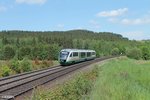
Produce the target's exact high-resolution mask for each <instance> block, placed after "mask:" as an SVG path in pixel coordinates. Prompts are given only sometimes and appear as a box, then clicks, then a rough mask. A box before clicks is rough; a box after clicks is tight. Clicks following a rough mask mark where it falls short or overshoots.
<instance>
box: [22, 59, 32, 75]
mask: <svg viewBox="0 0 150 100" xmlns="http://www.w3.org/2000/svg"><path fill="white" fill-rule="evenodd" d="M20 66H21V70H22V72H28V71H31V70H32V64H31V62H30V61H29V60H28V58H24V59H23V60H22V61H21V62H20Z"/></svg>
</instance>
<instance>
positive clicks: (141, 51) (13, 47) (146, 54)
mask: <svg viewBox="0 0 150 100" xmlns="http://www.w3.org/2000/svg"><path fill="white" fill-rule="evenodd" d="M63 48H75V49H93V50H95V51H96V55H97V57H102V56H110V55H127V56H128V57H130V58H134V59H144V60H149V59H150V41H149V40H141V41H136V40H129V39H128V38H126V37H123V36H121V35H120V34H116V33H113V32H93V31H89V30H69V31H18V30H16V31H1V32H0V60H1V61H12V63H11V64H8V65H7V66H12V65H13V64H14V65H13V67H14V66H17V64H18V62H19V63H20V62H27V60H32V61H33V60H40V61H45V60H57V59H58V55H59V51H60V50H61V49H63ZM16 61H17V62H16ZM28 65H29V64H27V65H26V64H24V65H23V66H28ZM1 66H3V65H0V67H1ZM23 68H24V67H23ZM4 69H8V68H4ZM11 69H14V70H15V73H20V72H26V71H30V70H31V69H30V68H27V69H25V70H24V71H21V70H19V71H18V68H17V69H16V68H11ZM7 74H8V73H6V75H2V76H7Z"/></svg>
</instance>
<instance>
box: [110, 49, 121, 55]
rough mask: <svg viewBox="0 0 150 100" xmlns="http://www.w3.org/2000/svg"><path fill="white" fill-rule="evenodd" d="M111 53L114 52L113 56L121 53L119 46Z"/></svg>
mask: <svg viewBox="0 0 150 100" xmlns="http://www.w3.org/2000/svg"><path fill="white" fill-rule="evenodd" d="M111 54H112V55H113V56H115V55H119V49H118V48H114V49H112V51H111Z"/></svg>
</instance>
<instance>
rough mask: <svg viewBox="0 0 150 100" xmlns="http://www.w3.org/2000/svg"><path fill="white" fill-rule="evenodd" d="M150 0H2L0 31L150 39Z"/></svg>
mask: <svg viewBox="0 0 150 100" xmlns="http://www.w3.org/2000/svg"><path fill="white" fill-rule="evenodd" d="M149 4H150V0H0V30H29V31H30V30H31V31H65V30H72V29H87V30H91V31H95V32H103V31H105V32H114V33H118V34H121V35H123V36H125V37H128V38H129V39H136V40H142V39H150V31H149V29H150V6H149Z"/></svg>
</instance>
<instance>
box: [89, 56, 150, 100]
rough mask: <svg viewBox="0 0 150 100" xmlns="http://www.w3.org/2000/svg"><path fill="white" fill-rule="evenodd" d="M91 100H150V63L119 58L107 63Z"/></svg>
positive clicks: (103, 67)
mask: <svg viewBox="0 0 150 100" xmlns="http://www.w3.org/2000/svg"><path fill="white" fill-rule="evenodd" d="M90 100H150V62H148V61H140V60H139V61H136V60H131V59H128V58H118V59H114V60H112V61H110V62H108V63H106V64H105V65H103V66H102V67H100V70H99V77H98V79H97V81H96V83H95V86H94V88H93V90H92V93H91V96H90Z"/></svg>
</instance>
